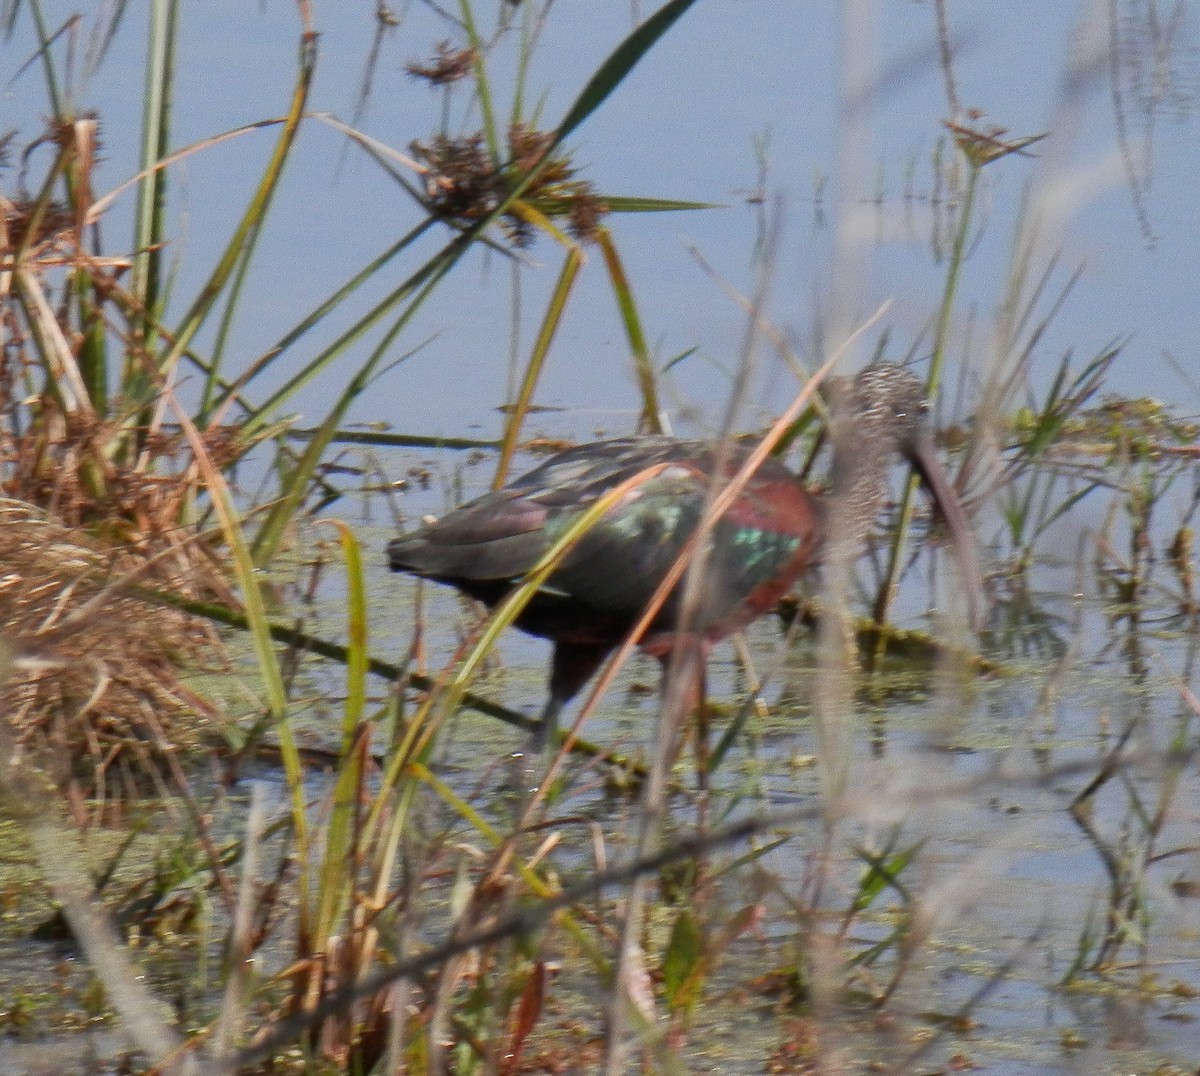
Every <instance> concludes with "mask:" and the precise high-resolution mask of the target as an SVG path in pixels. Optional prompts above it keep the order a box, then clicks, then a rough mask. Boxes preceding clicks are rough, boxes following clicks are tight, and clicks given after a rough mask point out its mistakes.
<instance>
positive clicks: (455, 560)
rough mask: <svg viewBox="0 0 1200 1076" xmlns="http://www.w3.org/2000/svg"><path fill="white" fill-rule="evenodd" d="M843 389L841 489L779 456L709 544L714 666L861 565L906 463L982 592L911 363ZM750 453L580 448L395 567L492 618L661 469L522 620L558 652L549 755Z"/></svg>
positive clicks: (610, 443) (699, 632)
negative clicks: (719, 645)
mask: <svg viewBox="0 0 1200 1076" xmlns="http://www.w3.org/2000/svg"><path fill="white" fill-rule="evenodd" d="M833 388H834V391H832V392H831V393H830V394H829V395H830V397H831V399H832V403H831V409H830V410H831V414H830V423H829V438H830V442H831V444H832V449H833V452H832V474H831V482H830V488H829V492H828V493H823V494H814V493H811V492H809V491H808V490H806V489H805V488H804V486H803V485H802V484H801V482H800V480H799V479H798V478H797V477H796V476H795V475H793V474H792V473H791V471H789V470H788V469H787V468H786V467H784V465H783V464H782V463H780V462H779V461H778V460H776V459H772V458H768V459H767V460H766V461H765V462H764V463H763V464H762V465H761V466H760V467H759V468H758V470H757V471H756V472H755V473H754V474H753V475H752V476H751V478H750V479H749V481H748V482H747V483H746V485H745V486H744V488H743V489H742V490H741V492H740V493H739V495H738V496H737V498H736V499H735V500H734V502H733V503H732V505H731V506H730V508H729V510H728V511H727V512H726V513H725V514H724V515H723V516H722V517H721V518H720V519H719V520H718V522H717V523H716V524H715V526H714V527H713V529H712V531H711V533H710V536H709V539H708V543H707V551H706V559H705V560H704V562H703V573H704V574H703V586H702V587H701V588H700V589H701V591H702V595H701V597H700V599H699V603H698V605H699V607H698V608H697V609H695V610H693V611H692V613H691V614H690V616H689V620H688V628H687V630H688V632H689V637H690V638H694V639H695V640H697V641H698V642H699V643H700V644H701V646H702V653H701V658H702V659H703V657H704V654H705V653H706V652H707V649H708V648H709V647H710V646H711V644H712V643H714V642H716V641H717V640H719V639H721V638H724V637H725V636H726V635H728V634H730V633H731V632H734V631H736V630H738V629H739V628H742V627H744V626H745V625H747V624H749V623H750V622H751V621H752V620H754V619H756V618H757V617H759V616H761V615H762V614H763V613H765V612H767V611H768V610H770V609H771V608H772V607H773V606H774V605H775V604H776V602H777V601H778V600H779V599H780V598H781V597H782V596H783V595H784V594H785V593H786V592H787V591H788V590H789V588H790V587H791V586H792V584H793V583H795V581H796V579H797V578H798V577H799V576H800V575H801V573H803V572H804V571H805V570H807V569H808V568H810V567H812V566H813V565H814V564H816V563H818V562H820V561H821V560H822V559H823V558H826V557H828V556H829V555H830V554H831V552H832V551H833V547H832V543H833V542H835V541H836V542H837V543H838V554H839V555H847V556H857V555H858V552H859V550H860V549H861V547H862V544H863V542H864V540H865V538H866V536H867V534H868V532H869V530H870V527H871V525H872V524H873V523H874V521H875V519H876V516H877V515H878V513H879V510H880V509H881V507H882V505H883V502H884V500H885V499H886V496H887V489H888V482H887V477H888V465H889V463H890V462H891V459H892V457H893V456H894V455H895V454H896V453H899V454H901V455H902V456H904V457H906V458H907V459H908V460H909V461H910V462H911V463H912V464H913V466H914V468H915V469H916V470H917V472H918V474H919V475H920V476H921V478H922V480H923V481H924V484H925V486H926V488H927V490H928V491H929V493H930V494H931V496H932V498H933V500H934V502H935V503H936V505H937V507H938V509H939V510H940V512H941V515H942V517H943V518H944V520H945V521H946V523H947V525H948V527H949V530H950V533H951V537H952V539H953V541H954V543H955V546H956V548H957V551H958V559H959V567H960V570H961V571H962V573H963V575H964V583H965V585H966V586H967V587H968V589H969V591H970V593H971V594H975V593H977V587H978V573H977V570H976V568H975V560H974V552H973V545H972V541H971V537H970V531H969V526H968V523H967V520H966V517H965V515H964V513H963V509H962V506H961V505H960V503H959V500H958V498H957V496H956V495H955V493H954V490H953V488H952V486H951V484H950V482H949V480H948V479H947V477H946V473H945V471H944V470H943V468H942V465H941V463H940V462H939V460H938V458H937V455H936V451H935V449H934V445H933V440H932V435H931V431H930V428H929V422H928V418H927V413H928V404H927V402H926V399H925V394H924V390H923V388H922V386H921V384H920V382H919V381H918V380H917V379H916V378H915V377H914V376H913V375H912V374H911V373H910V372H909V371H907V370H905V369H903V368H902V367H899V366H896V365H894V364H892V363H886V362H876V363H873V364H872V365H870V366H867V367H866V368H864V369H863V370H862V371H861V372H860V373H859V374H858V375H857V376H856V377H855V378H853V379H852V380H840V381H839V382H837V384H836V385H834V386H833ZM749 452H750V449H749V448H747V447H745V446H743V445H740V444H737V443H729V444H726V445H724V446H722V445H721V444H720V443H712V442H707V441H699V440H682V439H678V438H673V437H662V436H643V437H618V438H614V439H612V440H607V441H596V442H594V443H591V444H584V445H579V446H578V447H576V448H569V449H567V450H566V451H563V452H559V453H556V454H555V455H553V456H551V457H550V458H549V459H548V460H546V461H545V462H544V463H542V464H541V465H540V466H538V467H535V468H534V469H533V470H532V471H530V472H529V473H528V474H525V475H522V476H521V477H520V478H517V479H515V480H514V481H513V482H512V483H511V484H510V485H508V486H507V487H505V488H504V489H502V490H499V491H498V492H494V493H488V494H485V495H484V496H482V497H479V498H477V499H476V500H473V501H471V502H469V503H468V504H465V505H463V506H462V507H461V508H457V509H455V510H454V511H452V512H450V513H449V514H448V515H446V516H444V517H442V518H441V519H439V520H437V521H436V522H433V523H430V524H428V525H426V526H423V527H421V528H420V529H419V530H416V531H414V532H412V533H410V534H404V535H401V536H400V537H398V538H396V539H394V540H393V541H392V542H391V543H389V545H388V557H389V560H390V562H391V567H392V569H393V570H394V571H399V572H408V573H410V574H412V575H417V576H422V577H424V578H426V579H433V580H436V581H437V582H440V583H448V584H450V585H451V586H454V587H457V588H458V589H459V590H460V591H462V592H463V593H464V594H468V595H470V596H471V597H472V598H477V599H479V600H480V601H482V602H484V603H485V604H487V605H489V606H494V605H496V604H497V603H498V602H500V601H501V600H502V599H503V598H504V596H505V595H506V594H508V593H509V591H511V590H512V588H513V587H514V586H516V585H517V584H519V583H520V582H521V581H522V577H523V576H524V575H525V573H526V572H528V571H530V570H531V569H532V568H533V567H534V566H535V565H536V564H537V563H538V561H539V560H540V559H541V557H542V556H543V555H544V554H545V553H546V551H547V550H548V549H549V548H550V546H551V545H553V543H554V542H555V540H556V539H557V538H558V537H559V536H560V535H561V534H562V533H563V531H564V530H565V528H567V527H568V526H569V525H570V524H571V523H572V521H573V520H575V519H577V518H578V517H579V515H580V513H581V512H583V511H585V510H586V509H587V508H588V506H589V505H592V504H594V503H595V501H596V500H597V498H599V497H601V496H603V495H604V494H605V493H606V492H607V491H609V490H611V489H613V488H614V487H615V486H617V485H618V484H620V483H621V482H623V481H626V480H628V479H630V478H632V477H634V476H636V475H638V474H639V473H641V472H643V471H645V470H646V469H647V468H652V467H655V466H656V465H663V466H662V469H661V470H660V471H659V472H658V473H657V474H655V475H654V476H653V477H651V478H649V479H648V480H647V481H646V482H644V483H643V484H641V485H639V486H637V487H635V488H634V489H633V490H632V491H631V492H629V493H627V494H625V495H624V496H623V497H622V498H621V499H620V500H619V501H618V502H617V503H616V504H615V505H614V506H613V507H612V508H610V510H609V511H608V512H607V514H606V515H605V516H604V517H603V518H602V519H601V520H600V521H599V522H598V523H597V524H596V525H595V526H594V527H592V528H591V529H590V530H588V531H586V532H585V534H584V535H583V537H582V538H581V539H580V540H579V541H578V543H577V544H576V545H574V546H573V547H572V548H571V549H570V550H569V551H568V552H567V554H566V555H565V557H564V558H563V560H562V561H561V562H560V563H559V565H558V566H557V567H556V568H555V570H554V571H553V572H552V573H551V575H550V576H549V577H548V579H547V580H546V582H545V584H544V585H543V586H542V587H541V588H540V589H539V590H538V591H537V592H536V593H535V595H534V596H533V598H532V600H531V601H530V602H529V604H528V605H527V606H526V607H525V609H524V610H523V611H522V613H521V614H520V616H519V617H518V619H517V620H516V625H517V627H519V628H522V629H523V630H524V631H527V632H529V633H531V634H533V635H539V636H542V637H544V638H546V639H549V640H550V641H551V642H553V644H554V654H553V659H552V665H551V674H550V697H549V700H548V702H547V704H546V708H545V711H544V713H543V718H542V724H541V726H540V732H539V736H538V743H539V745H541V744H544V743H545V742H546V741H547V739H548V738H549V737H551V736H552V735H553V733H554V730H555V727H556V725H557V721H558V716H559V713H560V711H561V710H562V708H563V706H564V705H565V704H566V703H567V702H568V701H569V700H570V699H571V698H572V697H573V696H574V695H575V694H576V693H577V692H578V691H579V690H580V689H581V688H582V687H583V686H584V684H586V683H587V681H588V680H589V679H590V678H591V677H592V675H593V674H594V673H595V672H596V670H597V669H598V668H599V667H600V665H601V663H602V662H603V661H604V659H605V657H606V656H607V655H608V654H609V653H610V652H611V651H612V650H613V649H614V648H615V647H617V646H618V645H620V644H621V643H622V642H623V641H624V639H625V637H626V636H627V634H628V633H629V631H630V630H631V629H632V628H633V626H634V625H635V624H636V623H637V621H638V620H639V619H640V617H641V615H642V613H643V610H644V609H645V608H646V606H647V604H648V603H649V601H650V600H651V598H652V596H653V595H654V593H655V590H656V589H657V588H658V586H659V584H660V583H661V582H662V580H663V578H664V577H665V576H666V574H667V573H668V571H669V570H670V568H671V565H672V564H673V563H674V562H675V560H676V559H677V557H678V556H679V555H680V552H681V551H682V550H683V548H684V546H685V544H686V543H687V541H688V538H689V536H690V535H691V534H692V533H693V531H694V530H695V528H696V525H697V523H698V521H699V520H700V517H701V515H702V513H703V511H704V506H705V501H706V497H707V496H708V494H709V491H710V488H711V486H712V484H713V481H714V478H715V477H716V475H717V471H718V468H720V470H721V477H722V478H723V479H728V478H731V477H732V476H733V475H735V474H736V473H737V472H738V470H739V469H740V467H741V466H742V464H743V463H744V462H745V460H746V458H747V456H748V455H749ZM842 542H845V543H846V544H845V545H844V546H843V545H841V543H842ZM682 590H683V587H682V586H677V587H676V588H675V590H674V591H673V592H672V594H671V595H670V597H669V598H668V600H667V601H666V602H665V603H664V605H663V606H662V608H661V610H660V611H659V613H658V614H657V616H656V617H655V618H654V620H653V622H652V624H651V626H650V629H649V631H648V632H647V633H646V635H645V636H644V637H643V638H642V640H641V643H640V646H641V648H642V649H643V650H645V651H646V652H648V653H650V654H653V655H655V656H656V657H658V658H659V659H660V660H662V661H663V662H664V663H665V662H666V660H667V658H668V657H669V655H670V653H671V650H672V646H673V641H674V635H675V633H676V632H677V630H678V629H679V627H680V617H681V611H680V604H681V603H680V596H681V592H682ZM972 606H973V608H972V613H974V602H972ZM702 667H703V660H702Z"/></svg>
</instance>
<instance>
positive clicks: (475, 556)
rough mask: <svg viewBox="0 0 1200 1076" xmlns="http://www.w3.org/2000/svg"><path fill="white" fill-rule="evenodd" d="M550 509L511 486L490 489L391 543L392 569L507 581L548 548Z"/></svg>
mask: <svg viewBox="0 0 1200 1076" xmlns="http://www.w3.org/2000/svg"><path fill="white" fill-rule="evenodd" d="M546 518H547V511H546V509H545V508H544V507H542V506H541V505H539V504H537V503H536V502H535V501H533V500H531V499H530V498H528V497H524V496H521V495H520V493H518V492H516V491H512V490H502V491H501V492H499V493H490V494H488V495H486V496H484V497H480V498H479V499H478V500H475V501H472V502H471V503H470V504H466V505H463V507H461V508H458V509H455V510H454V511H453V512H450V513H449V514H448V515H445V516H443V517H442V518H441V519H439V520H437V522H435V523H431V524H429V525H428V526H425V527H422V528H421V529H420V530H419V531H415V532H414V533H412V534H405V535H401V536H400V537H399V538H396V539H394V540H393V541H391V542H390V543H389V544H388V560H389V561H390V563H391V566H392V570H393V571H404V572H413V573H415V574H417V575H424V576H428V577H430V578H431V579H446V580H449V581H454V580H464V581H465V580H479V581H483V580H505V579H515V578H517V577H519V576H521V575H524V573H525V572H527V571H529V569H530V568H532V567H533V566H534V565H535V564H536V563H537V562H538V560H539V558H540V557H541V556H542V554H543V553H544V552H545V549H546V533H545V525H546Z"/></svg>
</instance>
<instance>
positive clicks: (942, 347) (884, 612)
mask: <svg viewBox="0 0 1200 1076" xmlns="http://www.w3.org/2000/svg"><path fill="white" fill-rule="evenodd" d="M963 157H964V159H965V160H966V162H967V184H966V189H965V190H964V191H963V199H962V207H961V208H960V209H959V213H958V232H957V234H956V235H955V237H954V248H953V250H952V251H951V253H950V264H949V266H948V268H947V270H946V288H945V290H944V291H943V293H942V305H941V309H940V310H939V311H938V320H937V328H936V331H935V335H934V340H933V358H932V360H931V361H930V364H929V377H928V378H927V379H926V382H925V391H926V393H927V394H928V395H929V397H930V398H931V399H932V398H933V397H934V396H935V395H936V394H937V391H938V388H939V387H940V385H941V380H942V367H943V366H944V365H945V361H946V345H947V341H948V339H949V336H950V324H951V321H952V319H953V315H954V299H955V296H956V295H957V293H958V282H959V278H960V277H961V275H962V267H963V262H964V261H965V260H966V250H967V238H968V237H969V236H970V234H971V213H972V209H973V208H974V205H975V192H976V189H977V187H978V185H979V173H980V172H981V171H982V170H983V164H982V162H980V161H977V160H975V159H974V158H973V157H972V156H971V155H970V154H969V153H964V154H963ZM917 482H918V477H917V475H916V474H915V473H913V472H910V474H909V476H908V481H907V482H906V483H905V486H904V495H903V497H902V498H901V500H900V516H899V520H898V521H897V524H896V533H895V536H894V537H893V539H892V548H891V552H890V553H889V555H888V566H887V571H886V573H885V574H884V577H883V583H882V584H881V585H880V588H879V594H878V595H877V596H876V598H875V609H874V613H873V617H874V620H875V623H876V625H877V626H879V627H882V626H883V625H884V624H885V623H886V622H887V618H888V613H889V611H890V610H891V606H892V602H893V601H894V600H895V596H896V588H897V584H898V583H899V581H900V563H901V560H902V558H903V556H904V547H905V543H906V539H907V537H908V528H909V525H910V524H911V523H912V514H913V496H914V494H915V493H916V489H917ZM876 640H877V641H876V644H875V652H874V654H873V655H872V659H871V665H872V667H878V665H879V663H880V662H881V661H882V660H883V655H884V651H885V650H886V649H887V637H886V635H885V633H884V632H882V631H880V632H878V634H877V636H876Z"/></svg>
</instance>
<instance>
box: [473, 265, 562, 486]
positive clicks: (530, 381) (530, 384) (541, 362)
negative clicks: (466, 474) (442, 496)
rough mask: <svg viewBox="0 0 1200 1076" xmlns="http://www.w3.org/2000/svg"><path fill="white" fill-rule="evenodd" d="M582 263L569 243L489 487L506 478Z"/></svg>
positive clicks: (507, 425) (512, 409) (511, 411)
mask: <svg viewBox="0 0 1200 1076" xmlns="http://www.w3.org/2000/svg"><path fill="white" fill-rule="evenodd" d="M582 265H583V252H582V251H581V250H580V249H579V247H577V246H572V247H571V248H570V249H569V250H568V251H567V257H566V260H565V261H564V262H563V267H562V271H561V272H560V273H559V274H558V282H557V283H556V284H555V286H554V291H553V293H552V294H551V296H550V305H549V306H548V307H547V309H546V314H545V316H544V317H543V318H542V325H541V328H540V329H539V330H538V335H537V339H536V340H535V341H534V344H533V351H532V352H531V353H530V355H529V362H528V364H527V365H526V367H525V376H524V378H523V379H522V381H521V388H520V391H519V392H518V393H517V399H516V401H515V402H514V403H513V405H512V407H511V408H510V409H509V411H508V417H507V419H506V421H505V424H504V436H503V438H502V439H501V441H500V459H499V461H498V462H497V464H496V477H495V478H494V479H493V480H492V489H500V488H501V487H502V486H503V485H504V483H505V481H506V479H507V478H508V469H509V466H510V465H511V464H512V459H513V456H514V454H515V453H516V451H517V439H518V438H519V437H520V436H521V426H522V425H523V424H524V422H525V416H526V414H528V412H529V406H530V404H531V403H533V393H534V390H535V389H536V388H537V383H538V379H539V378H540V377H541V374H542V369H543V367H544V366H545V364H546V356H547V355H548V354H549V352H550V345H551V344H552V343H553V342H554V335H555V333H556V332H557V331H558V327H559V325H561V324H562V316H563V311H565V310H566V308H567V300H568V299H570V297H571V289H572V288H573V287H574V286H575V280H576V278H577V277H578V276H579V270H580V268H581V267H582Z"/></svg>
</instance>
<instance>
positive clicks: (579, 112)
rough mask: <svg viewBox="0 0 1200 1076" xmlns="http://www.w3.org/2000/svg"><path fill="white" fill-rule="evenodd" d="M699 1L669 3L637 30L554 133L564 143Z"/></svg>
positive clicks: (606, 65)
mask: <svg viewBox="0 0 1200 1076" xmlns="http://www.w3.org/2000/svg"><path fill="white" fill-rule="evenodd" d="M695 2H696V0H670V2H669V3H666V4H663V6H662V7H660V8H659V9H658V10H657V11H656V12H655V13H654V14H653V15H651V16H650V17H649V18H648V19H646V21H645V22H643V23H642V24H641V25H640V26H638V27H637V29H635V30H634V31H633V32H632V33H631V34H630V35H629V36H628V37H627V38H625V40H624V41H622V42H621V44H619V45H618V46H617V47H616V49H615V50H614V51H613V52H612V54H611V55H610V56H609V57H608V59H606V60H605V61H604V62H603V63H602V64H601V65H600V66H599V68H597V69H596V73H595V74H594V75H592V77H591V79H590V80H589V81H588V84H587V85H586V86H584V88H583V90H582V92H581V93H580V94H579V96H578V97H577V98H576V99H575V103H574V104H573V105H572V106H571V107H570V109H569V110H568V111H567V114H566V115H565V116H564V117H563V119H562V122H561V123H560V124H559V125H558V129H557V130H556V131H555V132H554V141H555V143H556V144H557V143H559V142H561V141H562V140H563V139H564V138H566V137H567V136H568V135H569V134H570V133H571V132H572V131H574V130H575V128H576V127H578V126H579V125H580V124H581V123H583V121H584V120H586V119H587V118H588V117H589V116H590V115H591V114H592V113H593V112H595V111H596V109H598V108H599V107H600V106H601V105H602V104H603V103H604V101H605V99H606V98H607V97H608V95H609V94H611V93H612V92H613V90H615V89H616V88H617V86H619V85H620V84H621V82H622V81H623V80H624V78H625V76H626V75H628V74H629V72H630V71H632V70H633V68H634V67H635V66H636V65H637V64H638V62H639V61H640V60H641V59H642V57H643V56H645V55H646V53H648V52H649V51H650V50H651V49H652V48H653V47H654V45H655V44H656V43H657V41H658V39H659V38H661V37H662V36H663V34H665V33H666V32H667V31H668V30H669V29H670V28H671V27H672V26H674V25H675V22H676V21H677V20H678V19H679V18H680V16H682V15H683V14H684V13H685V12H686V11H687V9H688V8H690V7H691V6H692V4H694V3H695ZM551 148H553V147H551Z"/></svg>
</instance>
